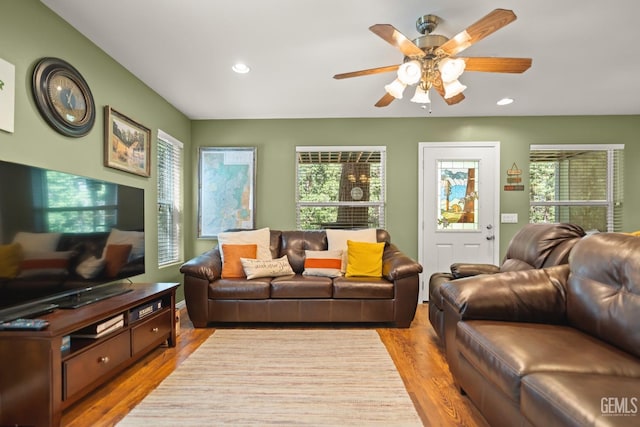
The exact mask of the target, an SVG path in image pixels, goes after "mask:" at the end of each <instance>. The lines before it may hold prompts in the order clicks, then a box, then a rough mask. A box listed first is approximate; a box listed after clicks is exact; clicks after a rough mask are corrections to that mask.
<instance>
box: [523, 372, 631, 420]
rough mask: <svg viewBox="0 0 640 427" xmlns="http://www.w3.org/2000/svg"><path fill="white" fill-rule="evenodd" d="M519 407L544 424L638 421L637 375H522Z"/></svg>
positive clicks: (525, 414)
mask: <svg viewBox="0 0 640 427" xmlns="http://www.w3.org/2000/svg"><path fill="white" fill-rule="evenodd" d="M521 394H522V397H521V405H520V407H521V411H522V413H523V415H524V416H525V417H527V418H528V419H529V420H530V421H531V423H532V424H535V425H544V426H576V427H579V426H587V425H591V426H595V425H597V426H622V425H629V426H630V425H639V424H640V378H628V377H619V376H612V375H599V374H579V375H576V374H562V373H553V374H549V373H540V374H532V375H527V376H526V377H524V378H523V379H522V391H521Z"/></svg>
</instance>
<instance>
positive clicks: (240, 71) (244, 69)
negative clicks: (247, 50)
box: [231, 62, 251, 74]
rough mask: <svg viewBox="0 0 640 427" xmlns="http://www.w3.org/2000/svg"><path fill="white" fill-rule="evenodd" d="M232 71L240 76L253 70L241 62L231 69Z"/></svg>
mask: <svg viewBox="0 0 640 427" xmlns="http://www.w3.org/2000/svg"><path fill="white" fill-rule="evenodd" d="M231 69H232V70H233V71H235V72H236V73H238V74H247V73H248V72H249V70H251V68H249V67H248V66H247V65H246V64H242V63H240V62H239V63H237V64H235V65H234V66H233V67H231Z"/></svg>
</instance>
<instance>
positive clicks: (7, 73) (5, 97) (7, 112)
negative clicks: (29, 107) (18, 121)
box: [0, 58, 16, 133]
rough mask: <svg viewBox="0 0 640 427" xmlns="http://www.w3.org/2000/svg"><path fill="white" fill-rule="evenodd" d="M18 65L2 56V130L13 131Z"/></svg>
mask: <svg viewBox="0 0 640 427" xmlns="http://www.w3.org/2000/svg"><path fill="white" fill-rule="evenodd" d="M15 91H16V67H15V65H13V64H11V63H9V62H7V61H5V60H4V59H2V58H0V130H3V131H5V132H9V133H13V130H14V118H15V96H16V94H15Z"/></svg>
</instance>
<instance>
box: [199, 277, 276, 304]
mask: <svg viewBox="0 0 640 427" xmlns="http://www.w3.org/2000/svg"><path fill="white" fill-rule="evenodd" d="M270 282H271V278H269V277H265V278H260V279H251V280H249V279H244V278H243V279H220V280H216V281H215V282H211V283H209V298H210V299H268V298H269V294H270V290H271V288H270Z"/></svg>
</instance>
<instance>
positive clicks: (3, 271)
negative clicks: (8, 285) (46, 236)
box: [0, 243, 22, 279]
mask: <svg viewBox="0 0 640 427" xmlns="http://www.w3.org/2000/svg"><path fill="white" fill-rule="evenodd" d="M21 259H22V246H21V245H20V243H10V244H8V245H0V278H7V279H13V278H14V277H16V276H17V275H18V272H19V271H20V260H21Z"/></svg>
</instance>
